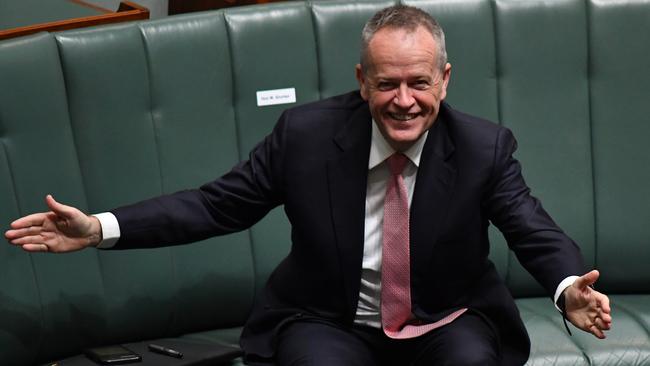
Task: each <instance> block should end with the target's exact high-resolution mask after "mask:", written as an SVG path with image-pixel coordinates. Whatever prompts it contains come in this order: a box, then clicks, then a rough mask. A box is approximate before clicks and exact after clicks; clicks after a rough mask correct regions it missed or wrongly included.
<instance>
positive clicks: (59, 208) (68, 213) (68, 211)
mask: <svg viewBox="0 0 650 366" xmlns="http://www.w3.org/2000/svg"><path fill="white" fill-rule="evenodd" d="M45 203H47V207H49V209H50V210H51V211H52V212H54V213H55V214H56V215H57V216H61V217H64V218H70V217H72V215H73V212H72V207H70V206H66V205H64V204H61V203H59V202H57V201H56V200H55V199H54V197H52V195H51V194H48V195H47V196H46V197H45Z"/></svg>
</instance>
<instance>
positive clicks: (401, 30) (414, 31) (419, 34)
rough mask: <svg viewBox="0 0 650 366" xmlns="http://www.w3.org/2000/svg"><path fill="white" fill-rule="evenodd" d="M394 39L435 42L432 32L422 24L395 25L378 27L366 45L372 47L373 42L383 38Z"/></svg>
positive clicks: (383, 39)
mask: <svg viewBox="0 0 650 366" xmlns="http://www.w3.org/2000/svg"><path fill="white" fill-rule="evenodd" d="M388 39H390V40H396V39H401V40H404V41H409V40H416V39H417V40H419V41H427V40H430V41H431V42H432V43H433V44H435V43H436V40H435V38H434V36H433V34H432V33H431V32H430V31H429V29H427V28H426V27H424V26H421V25H420V26H417V27H396V26H386V27H383V28H380V29H379V30H377V32H375V34H374V35H373V37H372V38H371V39H370V42H368V46H370V47H372V45H373V43H377V42H381V41H385V40H388Z"/></svg>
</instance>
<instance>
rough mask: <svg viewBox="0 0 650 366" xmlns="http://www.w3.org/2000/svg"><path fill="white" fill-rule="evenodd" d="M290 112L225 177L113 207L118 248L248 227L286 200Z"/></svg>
mask: <svg viewBox="0 0 650 366" xmlns="http://www.w3.org/2000/svg"><path fill="white" fill-rule="evenodd" d="M286 114H287V113H286V112H285V114H283V116H282V117H281V118H280V120H279V122H278V124H277V125H276V127H275V128H274V130H273V132H272V133H271V134H270V135H268V136H267V137H266V138H265V139H264V140H263V141H262V142H260V143H259V144H258V145H257V146H256V147H255V148H254V149H253V150H252V151H251V153H250V155H249V159H248V160H246V161H243V162H241V163H239V164H237V165H236V166H235V167H234V168H232V170H231V171H230V172H228V173H226V174H225V175H223V176H221V177H220V178H218V179H216V180H214V181H212V182H209V183H207V184H204V185H203V186H201V187H199V188H197V189H192V190H186V191H181V192H177V193H174V194H170V195H164V196H160V197H156V198H152V199H148V200H145V201H142V202H138V203H135V204H132V205H128V206H124V207H120V208H117V209H114V210H112V211H111V212H112V213H113V214H114V215H115V216H116V218H117V220H118V222H119V225H120V231H121V236H120V239H119V241H118V242H117V244H116V246H115V247H114V248H115V249H127V248H151V247H159V246H165V245H174V244H184V243H190V242H195V241H198V240H202V239H206V238H208V237H212V236H217V235H224V234H228V233H232V232H236V231H241V230H245V229H247V228H249V227H250V226H252V225H253V224H255V223H256V222H258V221H259V220H261V219H262V218H263V217H264V216H265V215H266V214H267V213H268V212H269V211H270V210H271V209H273V208H274V207H276V206H278V205H280V204H282V203H283V200H284V192H283V189H282V187H283V184H282V178H281V176H282V163H283V160H284V151H283V149H284V146H285V144H284V141H283V138H284V135H285V133H286V131H285V127H286V123H285V121H286V118H285V117H286Z"/></svg>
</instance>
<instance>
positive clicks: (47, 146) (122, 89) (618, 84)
mask: <svg viewBox="0 0 650 366" xmlns="http://www.w3.org/2000/svg"><path fill="white" fill-rule="evenodd" d="M390 4H393V2H392V1H372V2H371V1H359V2H350V1H322V2H319V1H315V2H307V3H303V2H291V3H280V4H272V5H264V6H252V7H244V8H235V9H229V10H225V11H214V12H207V13H197V14H190V15H183V16H174V17H169V18H165V19H161V20H156V21H148V22H142V23H137V24H136V23H132V24H122V25H116V26H110V27H102V28H94V29H86V30H80V31H68V32H63V33H58V34H47V33H43V34H39V35H35V36H30V37H26V38H19V39H13V40H8V41H4V42H0V142H1V144H0V146H1V147H2V148H1V149H0V207H2V210H0V222H3V223H5V225H8V223H9V222H11V221H12V220H13V219H15V218H17V217H19V216H22V215H24V214H27V213H30V212H34V211H42V210H44V208H45V207H44V202H43V198H44V196H45V195H46V194H47V193H52V194H54V195H55V197H56V198H57V199H58V200H60V201H62V202H66V203H70V204H73V205H76V206H77V207H80V208H82V209H83V210H85V211H87V212H100V211H105V210H107V209H109V208H112V207H115V206H118V205H122V204H126V203H130V202H133V201H137V200H141V199H144V198H147V197H151V196H155V195H159V194H161V193H168V192H173V191H177V190H180V189H184V188H187V187H194V186H197V185H198V184H200V183H203V182H206V181H209V180H211V179H213V178H215V177H217V176H219V175H220V174H222V173H224V172H225V171H227V170H228V169H229V168H230V167H231V166H232V165H233V164H234V163H236V162H237V161H239V160H240V159H244V158H246V156H247V152H248V151H249V150H250V149H251V148H252V147H253V146H254V144H255V143H256V142H257V141H259V140H260V139H261V138H262V137H263V136H264V135H265V134H266V133H268V132H269V131H270V129H271V128H272V126H273V125H274V123H275V120H276V118H277V117H278V116H279V114H280V112H281V111H282V110H283V109H285V108H287V107H290V106H292V105H295V104H283V105H271V106H258V105H257V98H256V92H258V91H264V90H274V89H283V88H295V93H296V99H297V100H296V104H300V103H305V102H309V101H314V100H317V99H320V98H325V97H329V96H333V95H336V94H339V93H342V92H345V91H348V90H351V89H355V88H356V83H355V80H354V73H353V67H354V64H355V63H356V62H357V60H358V48H359V34H360V30H361V27H362V25H363V23H364V22H365V21H366V20H367V19H368V18H369V17H370V16H371V15H372V14H373V13H374V12H375V11H377V10H378V9H380V8H382V7H384V6H387V5H390ZM408 4H412V5H416V6H419V7H421V8H423V9H425V10H427V11H429V12H430V13H431V14H433V15H434V16H435V17H436V18H437V19H439V21H440V22H441V24H442V25H443V27H444V28H445V30H446V33H447V44H448V52H449V58H450V61H451V63H452V65H453V71H452V82H451V86H450V90H449V95H448V101H449V102H450V103H451V104H452V105H453V106H455V107H456V108H458V109H460V110H463V111H465V112H468V113H471V114H475V115H479V116H482V117H485V118H488V119H491V120H494V121H499V122H500V123H502V124H503V125H505V126H507V127H509V128H511V129H512V130H513V131H514V133H515V135H516V136H517V138H518V140H519V142H520V149H519V150H518V153H517V154H518V155H517V157H518V158H519V159H520V160H521V161H523V166H524V175H525V176H526V178H527V180H528V182H529V184H530V186H531V187H532V188H533V191H534V193H535V195H537V196H538V197H540V198H541V199H542V201H543V202H544V203H545V206H546V208H547V210H548V211H550V212H551V214H552V215H553V216H554V218H555V219H556V221H558V223H559V224H560V226H562V227H563V228H564V229H565V230H566V231H567V232H568V233H569V234H570V235H571V236H572V237H573V238H574V239H575V240H576V241H577V242H578V243H580V244H581V247H582V250H583V253H584V256H585V259H586V262H587V263H588V265H589V266H591V267H596V268H598V269H600V270H601V273H602V277H601V280H600V281H599V282H598V284H597V287H598V289H599V290H601V291H603V292H606V293H608V294H610V295H611V299H612V301H613V315H614V323H613V329H612V330H611V331H610V332H609V333H608V339H607V340H604V341H598V340H597V339H595V338H593V337H591V336H589V335H587V334H583V333H581V332H579V331H577V330H574V332H573V336H569V335H568V334H567V333H566V331H565V330H564V327H563V325H562V320H561V317H560V316H559V314H558V313H557V311H556V310H555V308H554V307H553V305H552V302H551V301H550V299H549V297H548V296H547V295H548V294H545V293H544V292H543V291H542V289H541V287H540V286H539V285H537V284H536V283H535V281H534V280H533V279H532V278H531V277H530V276H529V275H528V274H526V273H525V272H524V271H523V270H522V269H521V267H520V266H519V265H518V263H517V261H516V258H514V257H513V256H512V255H511V254H510V253H509V252H508V250H507V246H506V245H505V243H504V241H503V240H502V239H501V238H500V235H499V234H498V233H496V232H494V233H492V234H493V235H492V238H493V245H492V253H491V257H492V258H493V260H494V262H495V263H496V265H497V267H498V268H499V270H500V273H501V274H502V275H503V276H504V278H505V280H506V282H507V283H508V285H509V287H510V288H511V290H512V294H513V296H515V297H516V298H517V299H518V300H517V302H518V304H519V306H520V310H521V314H522V317H523V318H524V320H525V323H526V325H527V327H528V330H529V332H530V336H531V340H532V350H531V358H530V360H529V364H530V365H649V364H650V144H648V140H649V138H650V117H649V115H648V112H647V106H648V100H649V97H650V67H649V66H648V65H650V42H648V39H647V38H648V34H650V1H649V0H630V1H625V2H623V1H616V2H614V1H605V0H591V1H582V0H554V1H550V0H543V1H542V0H539V1H538V0H529V1H523V0H520V1H514V0H496V1H490V0H461V1H459V0H421V1H409V2H408ZM289 246H290V235H289V231H288V223H287V222H286V220H285V219H284V218H283V216H282V212H281V210H276V211H274V212H272V213H271V214H270V215H269V216H268V217H266V218H265V219H264V220H263V221H262V222H260V223H259V224H257V225H256V226H254V227H253V228H251V229H250V230H248V231H245V232H241V233H238V234H235V235H230V236H226V237H219V238H213V239H210V240H206V241H205V242H201V243H196V244H192V245H186V246H178V247H169V248H162V249H155V250H130V251H99V250H86V251H82V252H77V253H72V254H66V255H47V254H28V253H25V252H23V251H21V250H20V249H19V248H17V247H13V246H10V245H0V364H2V365H32V364H41V363H45V362H53V361H57V360H62V359H65V358H68V357H73V356H75V355H78V354H80V352H81V351H82V350H83V349H84V348H86V347H89V346H95V345H102V344H115V343H128V342H135V341H141V340H149V339H158V338H173V339H186V340H193V341H197V342H220V343H224V344H236V343H237V338H238V335H239V331H240V329H241V328H240V327H241V325H242V324H243V323H244V321H245V320H246V317H247V315H248V311H249V309H250V307H251V304H252V301H253V298H254V296H255V293H256V291H257V290H258V289H259V288H260V287H261V286H263V284H264V281H265V279H266V278H267V277H268V275H269V274H270V272H271V271H272V269H273V267H274V265H275V264H276V263H278V261H279V260H281V259H282V258H283V256H284V255H285V254H286V253H287V251H288V250H289ZM61 364H62V365H65V362H64V363H61ZM233 364H241V360H237V361H235V362H234V363H233Z"/></svg>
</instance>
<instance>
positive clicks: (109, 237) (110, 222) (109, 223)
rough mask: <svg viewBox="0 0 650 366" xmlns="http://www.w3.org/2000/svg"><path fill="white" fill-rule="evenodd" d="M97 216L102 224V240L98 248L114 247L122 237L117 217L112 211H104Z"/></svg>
mask: <svg viewBox="0 0 650 366" xmlns="http://www.w3.org/2000/svg"><path fill="white" fill-rule="evenodd" d="M93 216H95V217H96V218H97V219H98V220H99V224H100V225H101V226H102V241H101V242H99V244H98V245H97V248H98V249H108V248H112V247H113V246H114V245H115V243H117V241H118V240H119V239H120V224H119V223H118V222H117V218H116V217H115V215H113V214H112V213H110V212H102V213H99V214H96V215H93Z"/></svg>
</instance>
